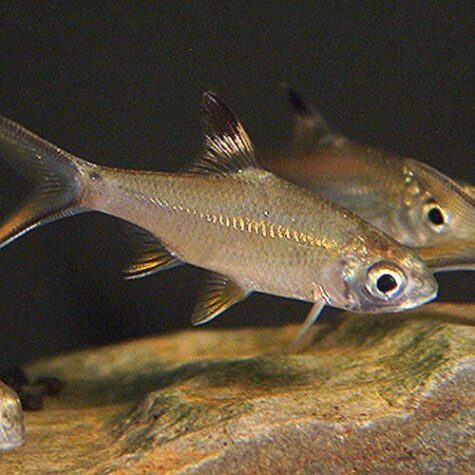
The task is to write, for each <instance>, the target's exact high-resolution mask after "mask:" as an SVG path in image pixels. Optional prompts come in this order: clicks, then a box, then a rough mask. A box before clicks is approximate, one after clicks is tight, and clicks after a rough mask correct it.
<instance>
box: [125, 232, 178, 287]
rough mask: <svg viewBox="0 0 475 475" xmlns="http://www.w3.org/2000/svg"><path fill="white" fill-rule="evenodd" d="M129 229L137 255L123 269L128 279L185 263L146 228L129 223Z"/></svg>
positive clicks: (138, 277)
mask: <svg viewBox="0 0 475 475" xmlns="http://www.w3.org/2000/svg"><path fill="white" fill-rule="evenodd" d="M127 231H128V232H127V234H128V235H129V237H130V238H131V239H132V240H133V243H134V247H135V256H134V258H133V259H132V262H131V264H129V266H128V267H127V268H126V269H124V270H123V271H122V272H123V274H124V276H125V278H126V279H140V278H141V277H146V276H148V275H151V274H154V273H155V272H159V271H162V270H168V269H172V268H173V267H177V266H179V265H183V264H184V263H183V262H181V261H180V260H179V259H177V258H176V257H175V256H174V255H173V253H171V252H170V251H168V250H167V249H166V248H165V247H164V246H163V245H162V243H161V242H160V241H159V240H158V239H157V238H156V237H155V236H153V234H151V233H149V232H148V231H146V230H145V229H143V228H140V227H138V226H134V225H131V224H128V226H127Z"/></svg>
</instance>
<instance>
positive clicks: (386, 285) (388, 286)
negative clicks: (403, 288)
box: [376, 274, 397, 294]
mask: <svg viewBox="0 0 475 475" xmlns="http://www.w3.org/2000/svg"><path fill="white" fill-rule="evenodd" d="M376 286H377V287H378V290H379V291H380V292H383V293H384V294H385V293H387V292H390V291H391V290H394V289H395V288H396V287H397V282H396V279H395V278H394V277H393V276H392V275H390V274H383V275H382V276H381V277H380V278H379V279H378V281H377V282H376Z"/></svg>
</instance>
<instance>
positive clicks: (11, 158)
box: [0, 116, 89, 248]
mask: <svg viewBox="0 0 475 475" xmlns="http://www.w3.org/2000/svg"><path fill="white" fill-rule="evenodd" d="M0 159H4V160H6V161H7V162H8V163H9V164H10V165H11V166H12V167H13V168H14V169H16V170H18V171H19V172H20V173H22V174H23V175H24V176H25V177H26V178H27V179H29V180H30V181H31V182H33V184H34V185H35V187H34V189H33V191H32V193H31V194H30V196H29V197H28V199H27V200H26V201H25V203H23V204H22V205H20V206H19V207H18V208H17V209H16V210H15V211H14V212H13V213H12V214H11V215H10V216H9V217H7V218H6V220H5V221H4V222H3V223H2V224H1V225H0V248H2V247H3V246H6V245H7V244H9V243H10V242H12V241H13V240H14V239H16V238H18V237H20V236H21V235H23V234H25V233H26V232H28V231H30V230H32V229H34V228H36V227H37V226H41V225H42V224H46V223H49V222H51V221H55V220H57V219H61V218H63V217H65V216H70V215H72V214H76V213H79V212H81V211H85V210H86V208H84V207H83V206H82V205H81V203H80V196H81V169H82V168H83V167H84V166H86V165H89V164H88V163H87V162H85V161H83V160H81V159H79V158H77V157H75V156H74V155H71V154H69V153H68V152H65V151H64V150H61V149H60V148H59V147H56V146H55V145H53V144H51V143H49V142H47V141H45V140H43V139H41V138H40V137H38V136H37V135H35V134H33V133H32V132H30V131H28V130H26V129H25V128H24V127H22V126H21V125H19V124H16V123H15V122H13V121H12V120H10V119H7V118H5V117H1V116H0Z"/></svg>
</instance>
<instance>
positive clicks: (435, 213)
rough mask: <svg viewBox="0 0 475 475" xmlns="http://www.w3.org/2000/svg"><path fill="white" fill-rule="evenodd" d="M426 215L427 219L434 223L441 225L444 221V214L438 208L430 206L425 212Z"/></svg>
mask: <svg viewBox="0 0 475 475" xmlns="http://www.w3.org/2000/svg"><path fill="white" fill-rule="evenodd" d="M427 217H428V218H429V221H430V222H431V223H432V224H435V225H441V224H444V222H445V219H444V215H443V214H442V211H440V209H439V208H431V209H430V210H429V212H428V213H427Z"/></svg>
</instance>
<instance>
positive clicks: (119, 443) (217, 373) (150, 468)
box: [0, 304, 475, 474]
mask: <svg viewBox="0 0 475 475" xmlns="http://www.w3.org/2000/svg"><path fill="white" fill-rule="evenodd" d="M223 318H224V317H223ZM474 322H475V305H464V306H457V305H441V304H439V305H431V306H426V307H425V308H423V309H420V310H419V311H414V312H410V313H407V314H403V315H388V316H355V315H351V316H350V315H348V316H341V317H338V318H335V319H334V320H333V321H326V322H321V324H320V325H317V326H316V332H315V341H314V344H313V346H312V347H311V348H310V349H309V350H308V351H306V352H305V353H303V354H301V355H285V354H283V353H282V352H281V350H282V349H283V348H284V347H285V344H286V343H287V342H288V341H289V340H290V338H291V337H292V335H293V334H294V333H295V331H296V328H295V326H286V327H281V328H272V329H246V330H222V331H220V330H206V329H205V328H203V329H196V330H190V331H184V332H180V333H178V334H175V335H166V336H161V337H157V338H149V339H144V340H139V341H133V342H128V343H123V344H119V345H114V346H110V347H105V348H100V349H94V350H86V351H82V352H78V353H74V354H70V355H66V356H60V357H57V358H53V359H50V360H43V361H39V362H37V363H35V364H33V365H31V366H30V367H29V368H28V369H27V373H28V375H29V376H30V377H31V378H34V377H37V376H39V375H49V376H55V377H58V378H59V379H61V380H63V381H65V382H66V386H65V388H64V390H63V391H62V392H61V393H60V394H59V395H58V396H54V397H49V398H48V399H46V400H45V409H44V410H43V411H40V412H36V413H27V414H25V425H26V441H25V444H24V445H23V446H22V447H21V448H20V449H17V450H14V451H12V452H9V453H5V454H1V455H0V471H1V473H51V472H55V471H56V472H58V473H71V472H74V473H180V474H190V473H198V474H223V473H239V474H251V473H252V474H254V473H264V474H265V473H269V474H271V473H272V474H279V473H282V474H284V473H310V474H313V473H324V474H326V473H328V474H337V473H345V474H347V473H381V474H382V473H392V474H405V473H450V474H458V473H471V470H473V462H474V457H475V450H474V436H475V429H474V425H475V421H474V409H475V400H474V399H475V398H474V393H475V338H474V337H475V328H474V327H473V325H474V324H475V323H474Z"/></svg>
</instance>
